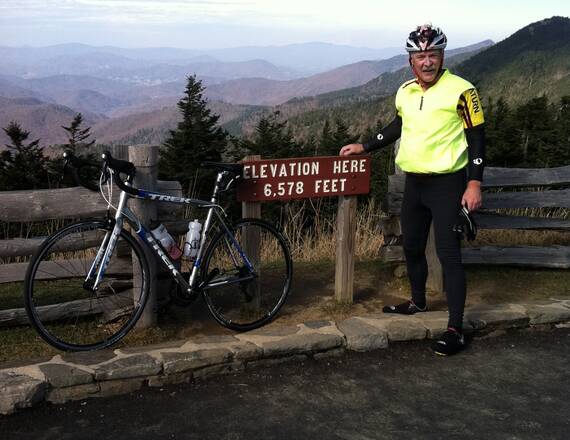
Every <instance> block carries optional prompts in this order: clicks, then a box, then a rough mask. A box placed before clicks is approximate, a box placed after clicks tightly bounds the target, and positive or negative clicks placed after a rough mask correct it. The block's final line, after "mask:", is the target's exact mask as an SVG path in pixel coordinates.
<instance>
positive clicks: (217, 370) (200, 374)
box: [193, 362, 245, 379]
mask: <svg viewBox="0 0 570 440" xmlns="http://www.w3.org/2000/svg"><path fill="white" fill-rule="evenodd" d="M244 369H245V364H244V363H243V362H232V363H231V364H218V365H212V366H210V367H204V368H200V369H199V370H195V371H194V375H193V377H194V378H195V379H205V378H208V377H211V376H219V375H222V374H231V373H235V372H237V371H242V370H244Z"/></svg>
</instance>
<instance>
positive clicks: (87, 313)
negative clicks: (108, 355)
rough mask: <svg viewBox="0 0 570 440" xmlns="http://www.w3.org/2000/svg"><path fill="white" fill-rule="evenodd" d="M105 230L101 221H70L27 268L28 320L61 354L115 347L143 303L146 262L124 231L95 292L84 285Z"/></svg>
mask: <svg viewBox="0 0 570 440" xmlns="http://www.w3.org/2000/svg"><path fill="white" fill-rule="evenodd" d="M107 232H108V226H107V224H106V222H104V221H100V220H87V221H80V222H77V223H73V224H71V225H69V226H67V227H65V228H63V229H60V230H59V231H57V232H56V233H54V234H53V235H51V236H50V237H48V238H47V239H46V240H45V241H44V242H43V244H42V245H41V246H40V248H39V249H38V250H37V251H36V253H35V254H34V256H33V257H32V259H31V261H30V264H29V265H28V270H27V272H26V278H25V285H24V292H25V306H26V312H27V314H28V318H29V320H30V323H31V324H32V326H33V327H34V328H35V330H36V331H37V332H38V333H39V335H40V336H41V337H42V338H43V339H44V340H45V341H46V342H48V343H49V344H51V345H52V346H54V347H56V348H58V349H60V350H63V351H90V350H98V349H101V348H106V347H109V346H111V345H113V344H115V343H116V342H118V341H119V340H120V339H121V338H123V337H124V336H125V335H126V334H127V333H128V332H129V330H131V329H132V328H133V326H134V325H135V323H136V322H137V320H138V319H139V318H140V316H141V313H142V311H143V309H144V306H145V304H146V302H147V299H148V295H149V289H150V279H149V273H150V271H149V265H148V261H147V259H146V256H145V253H144V251H143V248H142V246H141V245H140V244H139V243H138V242H137V240H136V239H135V238H134V237H133V236H132V235H131V234H130V233H128V232H127V231H126V230H124V229H123V230H121V233H120V235H119V237H118V238H117V243H116V245H115V250H114V252H113V254H112V255H111V257H110V259H109V263H108V266H107V268H106V271H105V277H104V278H103V280H102V282H101V284H100V285H99V288H98V290H97V291H96V292H94V291H93V290H92V289H89V288H87V287H85V286H84V281H85V279H86V276H87V273H88V271H89V267H90V265H91V263H92V262H93V258H94V256H95V255H96V254H97V250H98V249H99V247H100V246H101V243H102V241H103V237H104V236H105V233H107ZM131 262H132V264H131ZM135 268H136V270H135Z"/></svg>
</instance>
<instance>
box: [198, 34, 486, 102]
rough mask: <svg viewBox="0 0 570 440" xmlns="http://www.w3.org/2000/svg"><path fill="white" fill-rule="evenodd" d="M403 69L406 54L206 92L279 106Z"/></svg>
mask: <svg viewBox="0 0 570 440" xmlns="http://www.w3.org/2000/svg"><path fill="white" fill-rule="evenodd" d="M492 44H493V42H492V41H491V40H485V41H482V42H480V43H477V44H473V45H470V46H466V47H462V48H458V49H453V50H449V51H448V52H447V54H446V56H447V57H448V59H457V60H458V61H462V60H463V59H464V58H457V57H458V56H459V55H461V54H465V56H466V57H467V56H472V55H473V54H474V53H476V51H479V50H482V49H483V48H485V47H489V46H491V45H492ZM404 66H408V57H407V55H397V56H395V57H392V58H389V59H387V60H380V61H360V62H358V63H353V64H349V65H346V66H342V67H338V68H336V69H333V70H330V71H327V72H324V73H320V74H316V75H313V76H310V77H307V78H300V79H295V80H290V81H271V80H267V79H262V78H245V79H239V80H235V81H226V82H222V83H220V84H214V85H211V86H210V87H208V89H207V90H206V93H207V96H208V97H209V98H211V99H212V100H219V101H225V102H229V103H232V104H249V105H277V104H281V103H283V102H285V101H288V100H289V99H291V98H298V97H303V96H314V95H319V94H322V93H327V92H331V91H334V90H341V89H346V88H350V87H355V86H360V85H362V84H365V83H367V82H368V81H370V80H372V79H373V78H376V77H378V76H379V75H381V74H382V73H384V72H393V71H395V70H398V69H401V68H403V67H404ZM406 72H409V69H406ZM398 85H399V84H398ZM387 93H389V92H387ZM384 94H386V93H384Z"/></svg>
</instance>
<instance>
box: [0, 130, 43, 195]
mask: <svg viewBox="0 0 570 440" xmlns="http://www.w3.org/2000/svg"><path fill="white" fill-rule="evenodd" d="M3 130H4V132H5V133H6V135H7V136H8V137H9V138H10V140H11V142H12V143H11V144H6V147H8V150H5V151H3V152H2V155H1V157H0V190H4V191H6V190H17V189H38V188H47V187H48V176H47V162H48V161H47V159H46V157H45V156H44V154H43V151H42V149H41V147H40V146H39V143H40V140H39V139H36V140H34V141H32V142H30V143H28V144H25V141H26V140H27V139H28V137H29V136H30V132H29V131H25V130H23V129H22V127H21V126H20V124H19V123H17V122H15V121H12V122H10V123H9V124H8V126H7V127H6V128H3Z"/></svg>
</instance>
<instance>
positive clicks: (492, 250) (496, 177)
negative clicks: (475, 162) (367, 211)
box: [382, 166, 570, 291]
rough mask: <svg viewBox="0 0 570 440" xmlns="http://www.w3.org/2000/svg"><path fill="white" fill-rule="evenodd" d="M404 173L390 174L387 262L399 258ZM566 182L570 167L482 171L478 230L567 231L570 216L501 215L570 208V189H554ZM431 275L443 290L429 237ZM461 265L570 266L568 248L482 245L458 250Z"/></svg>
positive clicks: (431, 281) (384, 251)
mask: <svg viewBox="0 0 570 440" xmlns="http://www.w3.org/2000/svg"><path fill="white" fill-rule="evenodd" d="M404 182H405V175H404V174H394V175H392V176H390V178H389V188H388V206H387V209H386V210H387V212H388V214H389V218H388V219H386V220H385V221H384V225H383V230H384V236H385V243H386V246H384V247H383V249H382V256H383V259H384V260H385V261H390V262H403V261H404V253H403V250H402V247H401V246H400V245H399V244H398V243H399V242H400V241H401V240H400V239H399V237H400V235H401V230H400V225H399V214H400V210H401V204H402V197H403V191H404ZM568 185H570V166H564V167H558V168H541V169H534V168H533V169H531V168H493V167H489V168H487V169H486V170H485V180H484V182H483V185H482V188H483V190H484V194H483V207H482V209H481V210H480V211H478V212H477V213H475V220H476V222H477V225H478V227H479V229H516V230H525V229H528V230H555V231H570V220H565V219H560V218H547V217H531V216H522V215H521V216H517V215H507V214H504V213H499V212H497V210H506V209H526V208H529V209H537V208H566V209H567V208H570V189H566V188H565V189H552V188H553V187H554V188H556V187H564V186H568ZM426 255H427V257H428V263H429V266H430V275H429V278H428V285H429V286H430V287H431V288H432V289H434V290H438V291H441V290H442V277H441V266H440V264H439V261H438V260H437V256H436V253H435V242H434V240H433V237H432V236H430V240H428V249H427V250H426ZM462 256H463V261H464V263H465V264H498V265H513V266H527V267H546V268H563V269H568V268H570V247H569V246H550V247H539V246H511V247H499V246H482V247H478V248H477V247H469V248H463V249H462Z"/></svg>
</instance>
